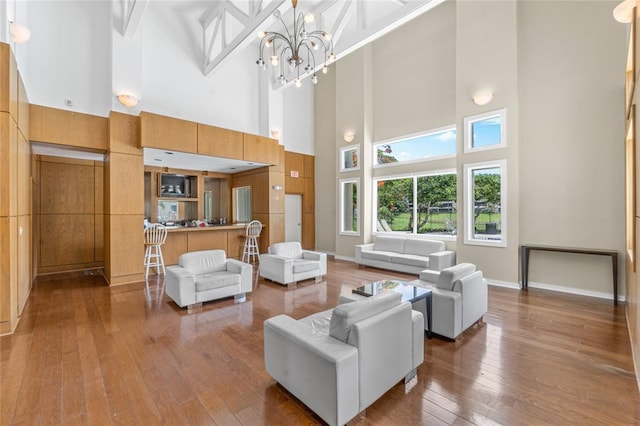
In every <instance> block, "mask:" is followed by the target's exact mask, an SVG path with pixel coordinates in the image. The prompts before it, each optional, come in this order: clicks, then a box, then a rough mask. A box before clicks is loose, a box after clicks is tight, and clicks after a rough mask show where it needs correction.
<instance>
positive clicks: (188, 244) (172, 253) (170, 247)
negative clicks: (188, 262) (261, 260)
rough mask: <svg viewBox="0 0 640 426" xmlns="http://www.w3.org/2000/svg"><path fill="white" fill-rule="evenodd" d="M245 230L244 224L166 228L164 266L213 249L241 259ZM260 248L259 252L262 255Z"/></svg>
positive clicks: (163, 252) (263, 229) (163, 249)
mask: <svg viewBox="0 0 640 426" xmlns="http://www.w3.org/2000/svg"><path fill="white" fill-rule="evenodd" d="M245 229H246V225H245V224H238V225H210V226H179V227H167V231H168V232H167V240H166V242H165V243H164V244H163V246H162V255H163V257H164V264H165V265H175V264H177V263H178V257H179V256H180V255H181V254H183V253H187V252H191V251H199V250H214V249H221V250H224V251H225V252H226V253H227V257H231V258H235V259H241V258H242V248H243V246H244V237H243V236H244V232H245ZM264 231H265V227H264V225H263V228H262V232H264ZM260 246H261V249H260V252H261V253H264V250H263V249H262V245H260Z"/></svg>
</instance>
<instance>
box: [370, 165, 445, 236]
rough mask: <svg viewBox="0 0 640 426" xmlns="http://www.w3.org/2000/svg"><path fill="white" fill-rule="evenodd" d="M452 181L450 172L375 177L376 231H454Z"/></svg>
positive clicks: (419, 232) (420, 232)
mask: <svg viewBox="0 0 640 426" xmlns="http://www.w3.org/2000/svg"><path fill="white" fill-rule="evenodd" d="M456 185H457V176H456V174H455V173H452V172H446V173H442V172H441V173H435V174H431V175H420V176H407V177H400V178H381V179H378V180H376V181H375V188H376V196H375V198H376V201H377V202H376V211H375V214H376V221H375V224H376V230H377V232H403V233H411V234H430V235H455V233H456V223H457V206H456Z"/></svg>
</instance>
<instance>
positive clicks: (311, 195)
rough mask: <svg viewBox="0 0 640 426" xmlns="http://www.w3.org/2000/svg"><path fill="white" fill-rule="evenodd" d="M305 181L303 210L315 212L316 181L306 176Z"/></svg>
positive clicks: (304, 211)
mask: <svg viewBox="0 0 640 426" xmlns="http://www.w3.org/2000/svg"><path fill="white" fill-rule="evenodd" d="M303 181H304V195H303V196H302V212H303V213H315V211H316V191H315V181H314V180H313V179H309V178H305V179H303Z"/></svg>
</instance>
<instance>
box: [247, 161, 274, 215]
mask: <svg viewBox="0 0 640 426" xmlns="http://www.w3.org/2000/svg"><path fill="white" fill-rule="evenodd" d="M251 176H252V179H251V214H252V216H255V215H256V214H268V213H269V192H270V191H269V172H267V171H264V172H262V173H258V174H255V175H251Z"/></svg>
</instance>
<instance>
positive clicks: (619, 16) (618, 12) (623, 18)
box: [613, 0, 637, 24]
mask: <svg viewBox="0 0 640 426" xmlns="http://www.w3.org/2000/svg"><path fill="white" fill-rule="evenodd" d="M636 3H637V0H624V1H623V2H621V3H620V4H619V5H617V6H616V7H615V9H613V19H615V20H616V21H618V22H620V23H622V24H628V23H630V22H631V21H632V20H633V8H634V7H635V6H636Z"/></svg>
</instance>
